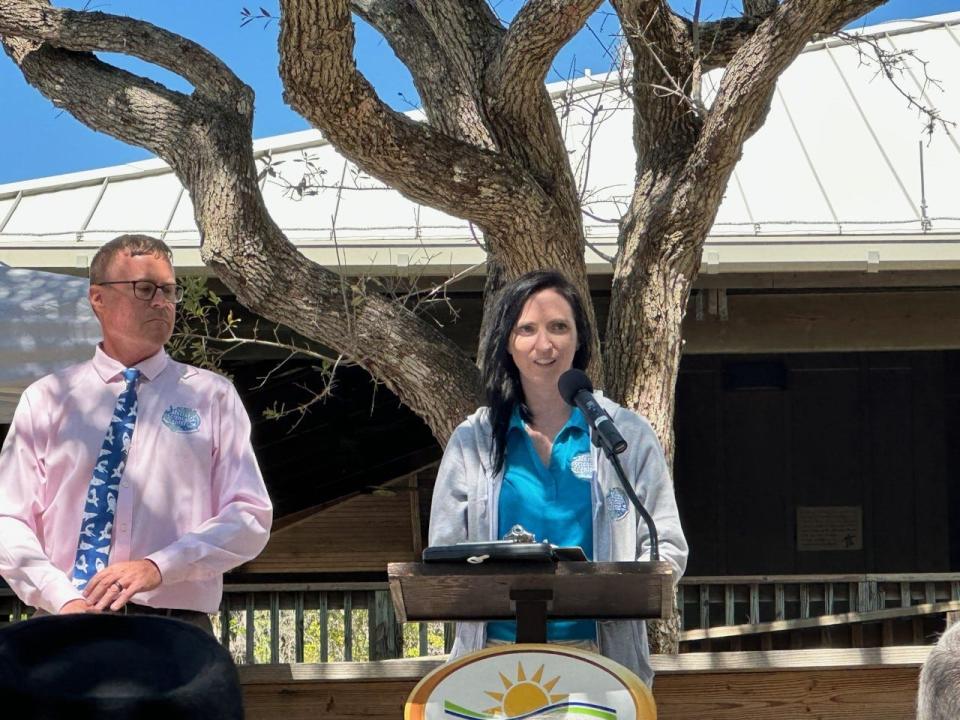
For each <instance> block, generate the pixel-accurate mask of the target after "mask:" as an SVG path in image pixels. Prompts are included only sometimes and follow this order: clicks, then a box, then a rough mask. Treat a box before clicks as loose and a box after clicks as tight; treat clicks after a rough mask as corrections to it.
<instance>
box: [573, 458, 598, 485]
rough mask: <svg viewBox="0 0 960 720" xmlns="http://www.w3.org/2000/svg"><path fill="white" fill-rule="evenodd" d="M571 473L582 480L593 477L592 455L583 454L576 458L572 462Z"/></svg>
mask: <svg viewBox="0 0 960 720" xmlns="http://www.w3.org/2000/svg"><path fill="white" fill-rule="evenodd" d="M570 472H572V473H573V474H574V475H576V476H577V477H578V478H580V479H581V480H589V479H590V478H592V477H593V455H591V454H590V453H588V452H587V453H581V454H579V455H576V456H574V458H573V460H571V461H570Z"/></svg>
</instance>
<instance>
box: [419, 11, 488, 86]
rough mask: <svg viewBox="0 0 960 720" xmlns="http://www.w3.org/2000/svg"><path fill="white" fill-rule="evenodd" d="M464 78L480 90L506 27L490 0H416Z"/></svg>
mask: <svg viewBox="0 0 960 720" xmlns="http://www.w3.org/2000/svg"><path fill="white" fill-rule="evenodd" d="M413 1H414V2H415V3H416V5H417V7H418V8H419V9H420V13H421V14H422V15H423V17H424V19H425V20H426V21H427V23H429V25H430V28H431V29H432V30H433V34H434V36H435V37H436V38H437V42H438V43H440V46H441V47H442V48H443V49H444V52H445V53H446V55H447V57H448V58H449V60H450V64H451V66H452V68H453V70H454V72H455V73H456V74H457V76H458V77H459V78H460V81H461V82H464V83H466V84H468V85H469V86H470V87H472V88H474V90H475V91H476V92H478V93H479V90H480V87H481V84H482V81H483V70H484V68H485V67H486V65H487V62H488V60H489V56H490V54H491V52H492V51H493V48H494V47H495V46H496V45H497V44H498V43H499V42H500V38H501V37H502V36H503V33H504V29H503V26H502V25H501V24H500V21H499V20H498V19H497V16H496V15H494V13H493V12H492V11H491V9H490V6H489V5H488V4H487V2H486V0H480V1H479V2H478V1H477V0H413Z"/></svg>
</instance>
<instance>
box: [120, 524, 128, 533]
mask: <svg viewBox="0 0 960 720" xmlns="http://www.w3.org/2000/svg"><path fill="white" fill-rule="evenodd" d="M126 531H127V524H126V523H121V525H120V532H126Z"/></svg>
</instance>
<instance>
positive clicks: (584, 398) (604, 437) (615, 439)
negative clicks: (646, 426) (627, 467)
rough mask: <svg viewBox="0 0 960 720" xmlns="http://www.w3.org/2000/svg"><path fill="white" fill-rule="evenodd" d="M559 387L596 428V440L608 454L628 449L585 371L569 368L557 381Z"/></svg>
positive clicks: (564, 396)
mask: <svg viewBox="0 0 960 720" xmlns="http://www.w3.org/2000/svg"><path fill="white" fill-rule="evenodd" d="M557 389H558V390H559V391H560V397H562V398H563V399H564V402H566V403H567V405H572V406H574V407H578V408H580V412H582V413H583V416H584V417H585V418H586V419H587V422H588V423H589V424H590V427H592V428H593V430H594V434H593V439H594V442H596V443H597V444H598V445H600V446H601V447H603V449H604V450H606V452H607V454H608V455H616V454H619V453H622V452H623V451H624V450H626V449H627V441H626V440H624V439H623V435H621V434H620V431H619V430H617V426H616V425H614V424H613V420H612V419H611V417H610V415H608V414H607V411H606V410H604V409H603V408H602V407H600V403H598V402H597V399H596V398H595V397H594V396H593V384H592V383H591V382H590V378H588V377H587V374H586V373H585V372H583V371H582V370H577V369H576V368H571V369H570V370H567V371H566V372H565V373H563V375H561V376H560V379H559V380H558V381H557Z"/></svg>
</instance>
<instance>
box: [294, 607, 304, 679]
mask: <svg viewBox="0 0 960 720" xmlns="http://www.w3.org/2000/svg"><path fill="white" fill-rule="evenodd" d="M303 641H304V638H303V592H302V591H301V592H298V593H296V594H294V596H293V657H294V662H298V663H302V662H303Z"/></svg>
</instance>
